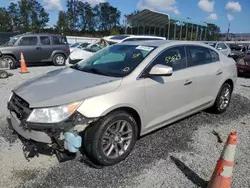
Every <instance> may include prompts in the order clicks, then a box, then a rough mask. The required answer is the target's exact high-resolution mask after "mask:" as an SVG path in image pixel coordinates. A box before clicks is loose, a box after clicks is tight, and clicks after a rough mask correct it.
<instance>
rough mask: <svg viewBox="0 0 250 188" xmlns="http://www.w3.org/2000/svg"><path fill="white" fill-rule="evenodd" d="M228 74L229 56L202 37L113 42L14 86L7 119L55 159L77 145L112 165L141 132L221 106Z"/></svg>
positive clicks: (231, 69)
mask: <svg viewBox="0 0 250 188" xmlns="http://www.w3.org/2000/svg"><path fill="white" fill-rule="evenodd" d="M236 79H237V70H236V66H235V62H234V60H233V59H232V58H228V57H226V56H224V55H223V54H222V53H220V52H219V51H217V50H216V49H214V48H212V47H209V46H208V45H205V44H201V43H197V42H191V41H179V42H178V41H166V40H161V41H159V40H158V41H133V42H127V43H120V44H115V45H111V46H108V47H106V48H104V49H102V50H100V51H98V52H97V53H95V54H94V55H93V56H91V57H90V58H89V59H87V60H82V61H80V62H79V63H77V64H75V65H74V66H71V67H65V68H62V69H59V70H55V71H52V72H49V73H47V74H45V75H43V76H40V77H38V78H35V79H32V80H30V81H27V82H26V83H24V84H22V85H20V86H18V87H17V88H15V89H14V90H13V92H12V94H11V96H10V99H9V101H8V109H9V111H10V118H11V119H10V127H11V128H12V129H14V130H15V131H16V132H17V133H18V134H19V135H21V136H22V137H24V138H25V139H28V140H31V141H36V142H41V143H44V144H48V145H49V146H53V147H52V148H53V150H55V152H56V153H57V157H58V159H59V160H61V159H62V158H63V157H62V153H63V154H65V155H66V156H67V155H68V154H67V152H70V153H76V152H78V151H79V149H80V148H81V147H82V148H83V149H84V151H85V154H86V155H87V156H88V157H89V158H90V160H91V161H92V162H93V163H95V164H98V165H104V166H105V165H114V164H116V163H119V162H120V161H122V160H123V159H125V158H126V157H127V156H128V155H129V153H130V152H131V151H132V149H133V147H134V145H135V142H136V140H137V139H138V138H139V137H140V136H142V135H145V134H148V133H150V132H152V131H154V130H157V129H159V128H161V127H164V126H166V125H168V124H171V123H173V122H175V121H178V120H180V119H182V118H184V117H187V116H190V115H191V114H195V113H197V112H199V111H201V110H204V109H207V108H210V110H212V111H213V112H215V113H223V112H225V111H226V109H227V108H228V106H229V103H230V99H231V94H232V92H233V89H234V87H235V82H236ZM166 147H167V146H166ZM58 153H60V154H58Z"/></svg>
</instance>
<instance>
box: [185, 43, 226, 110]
mask: <svg viewBox="0 0 250 188" xmlns="http://www.w3.org/2000/svg"><path fill="white" fill-rule="evenodd" d="M186 51H187V55H188V65H187V66H188V69H190V71H191V72H192V74H193V76H194V82H195V86H196V88H195V91H196V93H195V96H196V97H195V99H196V100H195V106H200V107H202V106H206V105H209V104H210V103H211V102H212V101H213V100H214V99H215V98H216V96H217V93H218V91H219V88H220V86H221V84H222V80H223V69H222V65H221V63H220V60H219V55H218V54H217V52H215V51H214V50H212V49H210V48H206V47H202V46H196V45H192V46H186Z"/></svg>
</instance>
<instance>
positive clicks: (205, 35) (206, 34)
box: [204, 22, 208, 41]
mask: <svg viewBox="0 0 250 188" xmlns="http://www.w3.org/2000/svg"><path fill="white" fill-rule="evenodd" d="M204 23H205V24H207V26H206V30H205V36H204V40H205V41H206V38H207V27H208V23H207V22H204Z"/></svg>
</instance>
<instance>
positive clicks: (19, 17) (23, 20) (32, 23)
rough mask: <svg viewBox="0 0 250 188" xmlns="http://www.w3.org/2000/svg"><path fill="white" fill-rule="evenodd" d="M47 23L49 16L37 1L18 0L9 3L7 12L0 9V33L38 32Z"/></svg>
mask: <svg viewBox="0 0 250 188" xmlns="http://www.w3.org/2000/svg"><path fill="white" fill-rule="evenodd" d="M6 22H7V25H6ZM48 22H49V14H48V13H47V12H46V11H45V9H44V8H43V6H42V5H41V4H40V3H39V2H38V1H37V0H20V1H18V2H17V3H13V2H12V3H10V5H9V7H8V8H7V10H6V9H5V8H0V27H1V29H0V31H21V32H26V31H34V32H39V31H40V30H41V29H43V28H44V27H45V26H46V25H47V23H48Z"/></svg>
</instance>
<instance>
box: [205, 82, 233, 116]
mask: <svg viewBox="0 0 250 188" xmlns="http://www.w3.org/2000/svg"><path fill="white" fill-rule="evenodd" d="M231 96H232V87H231V85H230V84H228V83H224V84H223V85H222V87H221V89H220V91H219V94H218V95H217V98H216V100H215V103H214V105H213V106H212V107H211V108H210V109H209V110H210V111H211V112H212V113H215V114H221V113H223V112H225V111H226V110H227V108H228V106H229V104H230V101H231Z"/></svg>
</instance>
